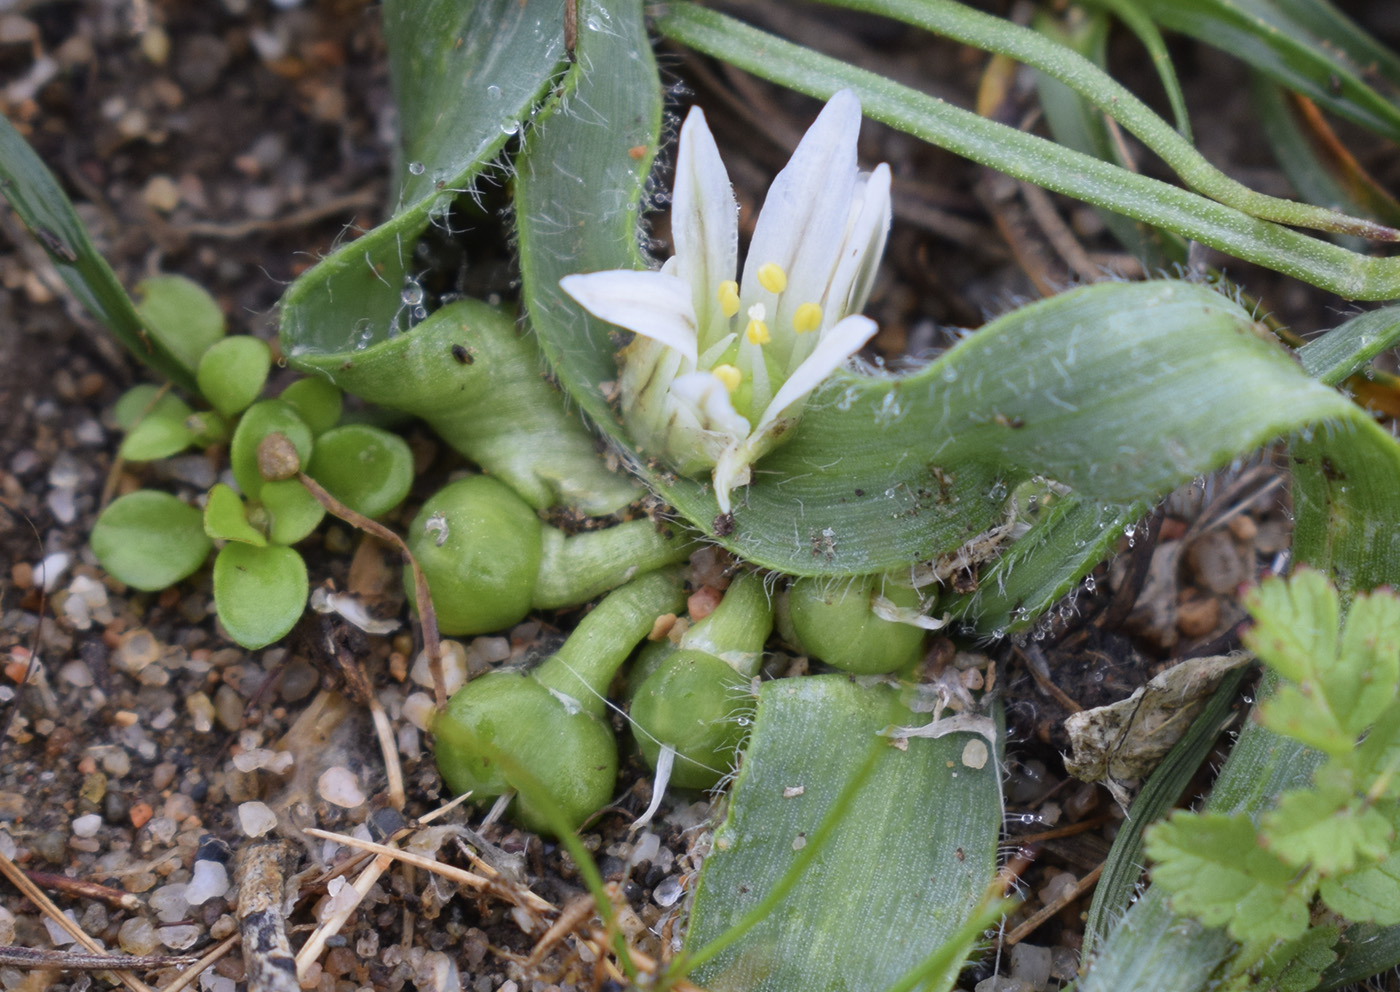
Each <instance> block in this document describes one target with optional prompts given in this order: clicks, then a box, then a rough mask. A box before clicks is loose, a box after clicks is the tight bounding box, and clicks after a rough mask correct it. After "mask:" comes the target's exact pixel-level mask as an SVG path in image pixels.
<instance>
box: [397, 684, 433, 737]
mask: <svg viewBox="0 0 1400 992" xmlns="http://www.w3.org/2000/svg"><path fill="white" fill-rule="evenodd" d="M436 710H437V707H436V706H435V705H434V704H433V697H432V696H430V695H428V694H427V693H426V692H415V693H413V694H412V695H411V696H409V697H408V698H407V699H405V700H404V701H403V716H404V719H405V720H407V721H408V722H409V723H411V724H413V725H414V726H415V727H417V728H418V729H419V730H422V731H424V732H427V731H429V730H431V729H432V727H433V713H434V712H435V711H436Z"/></svg>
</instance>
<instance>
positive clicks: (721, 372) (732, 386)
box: [710, 365, 744, 393]
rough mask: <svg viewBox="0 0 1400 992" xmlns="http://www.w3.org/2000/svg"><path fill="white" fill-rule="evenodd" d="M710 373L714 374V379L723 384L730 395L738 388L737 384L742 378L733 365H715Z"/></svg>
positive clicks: (741, 374)
mask: <svg viewBox="0 0 1400 992" xmlns="http://www.w3.org/2000/svg"><path fill="white" fill-rule="evenodd" d="M710 371H711V372H713V373H714V376H715V378H716V379H718V380H719V381H720V382H722V383H724V388H725V389H726V390H728V391H729V392H731V393H732V392H734V390H736V389H738V388H739V383H740V382H741V381H742V380H743V378H744V376H743V373H741V372H740V371H739V370H738V369H737V368H735V367H734V366H733V365H716V366H715V367H714V368H712V369H710Z"/></svg>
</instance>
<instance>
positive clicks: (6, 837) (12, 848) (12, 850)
mask: <svg viewBox="0 0 1400 992" xmlns="http://www.w3.org/2000/svg"><path fill="white" fill-rule="evenodd" d="M18 853H19V845H18V844H16V843H15V839H14V838H13V837H11V836H10V832H9V831H8V830H0V854H3V855H4V856H5V857H7V858H9V859H10V860H11V861H13V860H15V855H17V854H18Z"/></svg>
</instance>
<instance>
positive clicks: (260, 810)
mask: <svg viewBox="0 0 1400 992" xmlns="http://www.w3.org/2000/svg"><path fill="white" fill-rule="evenodd" d="M238 823H239V825H240V826H241V827H242V828H243V832H244V833H245V834H247V835H248V836H249V837H261V836H263V835H264V834H266V833H267V832H268V831H270V830H272V829H273V828H274V827H276V826H277V814H276V813H274V812H272V810H271V809H270V808H268V805H267V804H266V803H260V802H256V801H254V802H248V803H242V804H241V805H240V806H239V807H238Z"/></svg>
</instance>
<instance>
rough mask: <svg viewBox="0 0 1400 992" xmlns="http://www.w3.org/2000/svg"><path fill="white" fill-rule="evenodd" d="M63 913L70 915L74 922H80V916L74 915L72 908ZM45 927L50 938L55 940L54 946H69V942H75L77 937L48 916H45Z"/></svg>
mask: <svg viewBox="0 0 1400 992" xmlns="http://www.w3.org/2000/svg"><path fill="white" fill-rule="evenodd" d="M63 915H64V916H66V917H68V918H69V919H70V920H72V921H73V922H74V923H77V922H78V918H77V917H76V916H74V915H73V911H72V910H71V909H69V910H65V911H64V914H63ZM44 928H45V929H46V930H48V932H49V940H51V941H53V946H54V947H67V946H68V945H69V944H71V943H73V941H74V940H76V939H77V938H75V937H74V936H73V935H72V934H71V933H69V932H68V931H67V930H65V929H63V927H61V926H59V925H58V924H57V923H55V922H54V921H53V920H51V919H49V918H48V917H47V916H46V917H44Z"/></svg>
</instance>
